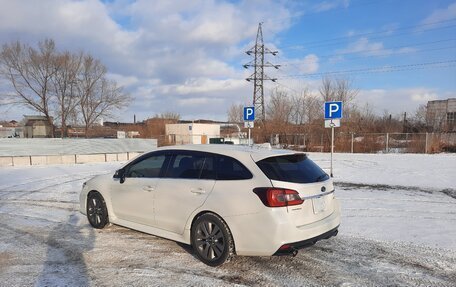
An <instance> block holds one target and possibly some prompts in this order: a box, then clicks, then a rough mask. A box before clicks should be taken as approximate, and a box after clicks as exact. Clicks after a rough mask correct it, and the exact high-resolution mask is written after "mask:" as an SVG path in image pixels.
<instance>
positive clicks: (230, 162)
mask: <svg viewBox="0 0 456 287" xmlns="http://www.w3.org/2000/svg"><path fill="white" fill-rule="evenodd" d="M216 170H217V180H239V179H251V178H252V177H253V176H252V173H251V172H250V171H249V170H248V169H247V168H246V167H245V166H244V165H243V164H242V163H240V162H239V161H238V160H236V159H234V158H231V157H228V156H222V155H220V156H217V168H216Z"/></svg>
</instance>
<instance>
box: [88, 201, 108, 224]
mask: <svg viewBox="0 0 456 287" xmlns="http://www.w3.org/2000/svg"><path fill="white" fill-rule="evenodd" d="M87 218H88V219H89V223H90V225H92V226H93V227H94V228H98V229H101V228H103V227H105V226H106V225H107V224H108V223H109V219H108V209H107V208H106V204H105V201H104V199H103V197H102V196H101V194H99V193H98V192H91V193H90V194H89V196H88V197H87Z"/></svg>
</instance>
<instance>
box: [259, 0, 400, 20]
mask: <svg viewBox="0 0 456 287" xmlns="http://www.w3.org/2000/svg"><path fill="white" fill-rule="evenodd" d="M393 1H394V0H372V1H362V2H361V3H358V4H350V5H349V6H347V7H341V8H334V9H328V10H322V11H314V12H307V10H303V9H302V10H296V11H293V12H294V13H293V14H292V15H290V16H286V17H280V18H276V19H274V20H269V19H268V20H266V19H265V21H264V22H266V23H268V24H269V23H276V22H281V21H283V20H288V19H292V18H305V17H309V16H313V15H317V14H324V13H334V12H340V11H347V10H350V9H353V8H358V7H362V6H370V5H373V4H378V3H382V4H383V3H385V2H393ZM309 9H311V8H309ZM314 9H315V7H314Z"/></svg>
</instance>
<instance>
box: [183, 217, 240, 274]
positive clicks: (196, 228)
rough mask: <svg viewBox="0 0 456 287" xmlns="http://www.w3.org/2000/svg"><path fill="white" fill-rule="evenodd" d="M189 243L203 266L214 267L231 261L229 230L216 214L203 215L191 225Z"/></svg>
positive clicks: (232, 252) (232, 245)
mask: <svg viewBox="0 0 456 287" xmlns="http://www.w3.org/2000/svg"><path fill="white" fill-rule="evenodd" d="M191 243H192V246H193V249H194V250H195V253H196V256H197V257H198V259H200V260H201V261H202V262H203V263H204V264H206V265H209V266H212V267H216V266H219V265H221V264H223V263H225V262H227V261H229V260H230V259H231V257H232V256H233V254H234V242H233V237H232V236H231V232H230V229H229V228H228V226H227V225H226V223H225V222H224V221H223V220H222V219H221V218H220V217H219V216H218V215H216V214H213V213H205V214H203V215H201V216H200V217H198V218H197V219H196V220H195V222H194V223H193V226H192V230H191Z"/></svg>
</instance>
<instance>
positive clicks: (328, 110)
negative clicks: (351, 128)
mask: <svg viewBox="0 0 456 287" xmlns="http://www.w3.org/2000/svg"><path fill="white" fill-rule="evenodd" d="M341 118H342V102H325V128H331V169H330V176H331V177H333V153H334V128H335V127H340V119H341Z"/></svg>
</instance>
